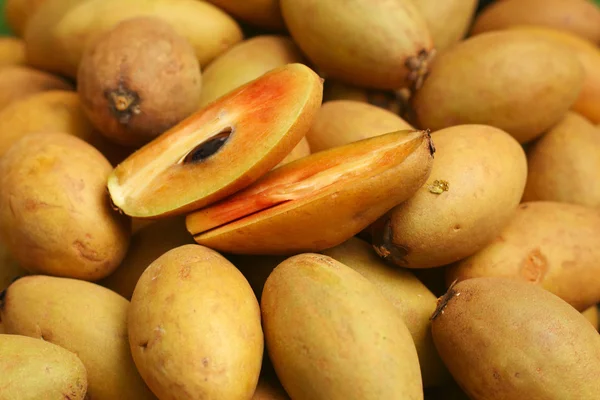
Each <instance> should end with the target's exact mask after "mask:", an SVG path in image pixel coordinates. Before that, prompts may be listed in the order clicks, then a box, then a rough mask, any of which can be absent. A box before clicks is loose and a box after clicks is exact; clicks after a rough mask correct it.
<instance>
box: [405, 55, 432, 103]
mask: <svg viewBox="0 0 600 400" xmlns="http://www.w3.org/2000/svg"><path fill="white" fill-rule="evenodd" d="M435 55H436V49H431V50H429V51H428V50H427V49H421V50H420V51H419V52H418V53H417V55H415V56H413V57H409V58H408V59H407V60H406V62H405V63H404V66H405V67H406V68H408V71H409V72H408V76H407V80H408V83H409V87H410V90H411V92H412V93H414V92H415V91H417V90H419V89H420V88H421V86H423V82H425V79H426V78H427V75H429V66H430V64H431V62H432V61H433V59H434V58H435Z"/></svg>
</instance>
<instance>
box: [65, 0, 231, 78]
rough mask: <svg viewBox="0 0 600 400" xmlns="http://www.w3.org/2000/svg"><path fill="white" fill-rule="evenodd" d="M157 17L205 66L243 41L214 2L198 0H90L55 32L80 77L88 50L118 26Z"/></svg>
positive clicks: (71, 69) (72, 71) (72, 73)
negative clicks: (84, 55) (85, 53)
mask: <svg viewBox="0 0 600 400" xmlns="http://www.w3.org/2000/svg"><path fill="white" fill-rule="evenodd" d="M141 16H155V17H159V18H161V19H163V20H164V21H166V22H168V23H170V24H171V26H172V27H173V28H174V29H175V30H176V31H177V32H178V33H179V34H180V35H181V36H183V37H185V38H186V39H187V40H188V41H189V42H190V43H191V44H192V46H193V47H194V49H195V52H196V57H197V59H198V62H199V63H200V65H201V66H204V65H206V64H208V63H209V62H211V61H212V60H213V59H215V58H216V57H217V56H218V55H220V54H222V53H223V52H225V51H226V50H227V49H228V48H230V47H231V46H233V45H234V44H236V43H238V42H239V41H241V40H242V39H243V34H242V31H241V28H240V27H239V25H238V24H237V22H235V20H234V19H233V18H231V17H230V16H229V15H227V14H226V13H225V12H223V11H221V10H220V9H218V8H217V7H215V6H213V5H212V4H210V3H207V2H204V1H197V0H128V1H127V2H125V3H124V2H123V1H122V0H86V1H84V2H82V3H80V4H78V5H76V6H75V7H73V8H72V9H70V10H69V11H68V12H67V13H66V14H65V15H64V17H63V18H62V19H61V20H60V21H59V22H58V23H57V24H56V25H55V26H54V30H53V33H54V34H55V35H56V36H55V37H56V41H57V43H58V46H59V48H60V50H61V51H62V54H64V57H65V59H66V60H67V62H68V64H69V68H68V71H67V73H68V75H69V76H76V73H77V68H78V66H79V63H80V62H81V58H82V56H83V53H84V51H85V47H86V46H87V45H88V44H89V43H91V42H92V41H93V40H94V39H95V38H96V37H98V36H99V35H101V34H102V33H103V32H106V31H107V30H109V29H110V28H112V27H113V26H114V25H116V24H117V23H119V22H121V21H124V20H126V19H129V18H132V17H141Z"/></svg>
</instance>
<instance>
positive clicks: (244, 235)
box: [186, 131, 434, 255]
mask: <svg viewBox="0 0 600 400" xmlns="http://www.w3.org/2000/svg"><path fill="white" fill-rule="evenodd" d="M433 152H434V147H433V144H432V142H431V138H430V137H429V134H428V133H427V132H423V131H420V132H419V131H414V132H409V131H399V132H392V133H389V134H387V135H381V136H377V137H374V138H370V139H365V140H363V141H360V142H354V143H350V144H349V145H346V146H342V147H337V148H334V149H330V150H327V151H321V152H317V153H313V154H311V155H310V156H309V157H305V158H303V159H300V160H297V161H295V162H293V163H290V164H287V165H284V166H283V167H280V168H277V169H275V170H274V171H271V172H270V173H268V174H266V175H265V176H263V177H262V178H261V179H260V180H259V181H257V182H256V183H255V184H253V185H252V186H250V187H248V188H246V189H244V190H242V191H240V192H238V193H236V194H235V195H234V196H231V197H229V198H227V199H224V200H223V201H221V202H219V203H216V204H213V205H211V206H209V207H206V208H204V209H201V210H199V211H197V212H195V213H192V214H189V215H188V216H187V220H186V224H187V228H188V231H189V232H190V233H192V234H193V235H194V238H195V240H196V242H198V243H199V244H202V245H205V246H209V247H212V248H215V249H217V250H220V251H224V252H228V253H235V254H259V255H292V254H297V253H300V252H318V251H321V250H324V249H327V248H330V247H333V246H336V245H338V244H340V243H342V242H344V241H346V240H347V239H349V238H350V237H352V236H354V235H355V234H358V233H359V232H360V231H362V230H363V229H364V228H366V227H367V226H368V225H370V224H371V223H372V222H374V221H375V220H376V219H377V218H379V217H380V216H381V215H383V214H385V213H386V212H387V211H388V210H390V209H391V208H392V207H394V206H395V205H396V204H398V203H400V202H402V201H404V200H406V199H407V198H409V197H410V196H412V195H413V194H414V193H415V192H416V191H417V190H418V188H419V187H420V186H421V185H422V184H423V183H424V182H425V181H426V179H427V177H428V176H429V173H430V171H431V166H432V164H433ZM357 159H358V160H361V161H360V165H358V166H357V165H355V164H352V165H351V167H352V168H350V167H348V166H347V165H346V164H345V163H347V162H348V161H350V162H352V160H354V162H355V163H356V162H357V161H356V160H357ZM330 171H333V175H328V172H329V173H331V172H330ZM307 177H308V180H307V181H306V182H303V183H302V185H301V186H300V187H296V188H295V189H293V190H292V195H291V197H292V199H291V200H288V201H284V200H282V197H281V196H279V195H278V194H277V193H279V189H278V188H279V187H282V189H281V191H282V192H283V194H282V196H283V198H289V197H290V196H289V195H287V194H286V193H285V191H286V187H287V185H288V184H289V183H291V184H292V185H293V184H294V183H296V182H298V180H300V181H303V179H307ZM310 177H313V178H310ZM322 182H325V183H324V186H319V185H323V183H322ZM398 182H402V183H401V184H399V183H398ZM273 188H275V189H273ZM296 189H297V190H298V191H299V194H298V193H296V192H295V190H296ZM274 190H275V197H274V198H269V192H273V191H274ZM263 191H266V194H265V192H263ZM261 192H263V193H261ZM257 193H261V195H257ZM264 202H266V206H267V207H268V206H271V207H270V208H267V209H265V210H264V211H261V212H256V213H253V212H252V211H250V210H248V209H247V208H252V207H254V205H255V204H256V205H258V206H259V207H261V206H262V205H263V204H264ZM274 203H276V204H279V205H275V204H274ZM244 212H245V213H246V214H244ZM248 212H250V213H251V215H248ZM231 213H233V214H235V213H240V215H239V218H240V219H237V220H235V221H233V222H231V220H228V219H227V218H229V217H230V214H231ZM243 217H245V218H243ZM212 228H215V229H212Z"/></svg>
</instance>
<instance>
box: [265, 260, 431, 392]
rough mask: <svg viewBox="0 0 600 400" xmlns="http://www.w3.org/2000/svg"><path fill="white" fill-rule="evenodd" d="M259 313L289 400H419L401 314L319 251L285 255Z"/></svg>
mask: <svg viewBox="0 0 600 400" xmlns="http://www.w3.org/2000/svg"><path fill="white" fill-rule="evenodd" d="M261 310H262V317H263V327H264V330H265V339H266V344H267V348H268V352H269V356H270V359H271V361H272V362H273V366H274V368H275V371H276V372H277V376H278V377H279V379H280V380H281V384H282V385H283V387H284V388H285V390H286V392H287V393H288V394H289V395H290V397H291V398H293V399H294V400H309V399H310V400H321V399H323V400H324V399H362V400H371V399H373V400H375V399H378V400H379V399H406V400H413V399H415V400H416V399H419V400H420V399H423V388H422V384H421V373H420V371H419V360H418V357H417V352H416V350H415V345H414V343H413V341H412V337H411V336H410V332H409V330H408V328H407V327H406V324H405V323H404V321H403V320H402V317H401V315H400V313H399V312H398V310H397V309H396V308H395V307H394V306H393V305H392V303H391V302H390V301H389V300H388V299H387V298H386V297H385V296H384V295H383V294H382V293H381V292H380V291H379V289H378V288H377V287H376V286H375V285H374V284H372V283H371V282H369V281H368V280H367V279H366V278H365V277H363V276H362V275H361V274H359V273H358V272H356V271H354V270H352V269H351V268H349V267H347V266H346V265H344V264H342V263H340V262H338V261H336V260H334V259H332V258H330V257H327V256H324V255H320V254H311V253H305V254H300V255H296V256H293V257H290V258H288V259H287V260H285V261H284V262H282V263H281V264H279V265H278V266H277V268H275V270H273V272H272V273H271V275H270V276H269V278H268V279H267V282H266V284H265V289H264V291H263V296H262V299H261ZM316 365H318V368H315V366H316Z"/></svg>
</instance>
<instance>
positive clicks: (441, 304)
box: [429, 279, 460, 321]
mask: <svg viewBox="0 0 600 400" xmlns="http://www.w3.org/2000/svg"><path fill="white" fill-rule="evenodd" d="M457 283H458V279H456V280H455V281H454V282H452V284H451V285H450V287H449V288H448V291H447V292H446V293H445V294H444V295H443V296H442V297H440V298H439V299H438V301H437V307H436V309H435V311H434V312H433V314H432V315H431V318H429V320H430V321H433V320H434V319H436V318H437V317H439V316H440V315H441V314H443V313H444V309H445V308H446V306H447V305H448V303H449V302H450V300H451V299H452V298H453V297H458V296H460V293H457V292H456V290H454V286H456V284H457Z"/></svg>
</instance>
